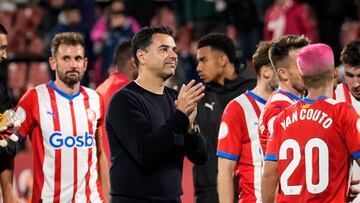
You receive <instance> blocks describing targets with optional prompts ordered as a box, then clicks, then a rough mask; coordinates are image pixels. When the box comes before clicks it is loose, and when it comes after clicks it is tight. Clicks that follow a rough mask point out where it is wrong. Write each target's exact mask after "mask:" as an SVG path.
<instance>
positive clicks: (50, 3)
mask: <svg viewBox="0 0 360 203" xmlns="http://www.w3.org/2000/svg"><path fill="white" fill-rule="evenodd" d="M64 5H65V0H44V1H40V3H39V6H40V7H41V8H42V9H43V11H44V16H43V19H42V21H41V23H40V24H39V27H38V31H39V33H40V34H41V36H42V37H45V35H46V33H48V32H49V31H50V30H51V28H53V26H54V25H55V24H56V23H57V21H58V15H59V14H60V12H61V10H62V9H63V6H64Z"/></svg>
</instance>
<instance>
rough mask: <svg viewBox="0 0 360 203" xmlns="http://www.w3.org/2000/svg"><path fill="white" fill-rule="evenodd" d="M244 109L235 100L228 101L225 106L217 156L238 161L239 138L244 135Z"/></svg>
mask: <svg viewBox="0 0 360 203" xmlns="http://www.w3.org/2000/svg"><path fill="white" fill-rule="evenodd" d="M244 126H246V123H245V116H244V111H243V109H242V107H241V106H240V104H239V103H237V102H236V101H232V102H230V103H229V104H228V105H227V107H226V108H225V110H224V112H223V115H222V118H221V123H220V129H219V136H218V139H219V141H218V147H217V153H216V155H217V156H218V157H222V158H226V159H230V160H234V161H238V160H239V158H240V157H239V155H240V152H241V139H242V136H244Z"/></svg>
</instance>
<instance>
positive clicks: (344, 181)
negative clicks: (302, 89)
mask: <svg viewBox="0 0 360 203" xmlns="http://www.w3.org/2000/svg"><path fill="white" fill-rule="evenodd" d="M359 128H360V120H359V117H358V115H357V113H356V112H355V110H354V108H353V107H352V106H351V105H350V104H349V103H347V102H340V101H336V100H334V99H331V98H327V97H325V96H320V97H319V98H318V99H316V100H311V99H307V98H305V99H303V100H302V101H298V102H297V103H296V104H295V105H291V107H289V108H287V109H285V110H284V111H283V112H281V113H280V114H279V115H278V117H277V118H276V120H275V121H274V129H273V130H271V131H273V134H272V136H271V137H270V139H269V141H268V147H267V151H266V155H265V161H276V162H277V163H278V174H279V180H280V186H279V188H280V193H279V194H278V199H277V202H346V199H347V194H348V188H349V168H350V163H351V160H352V159H351V157H352V158H353V159H358V158H359V157H360V136H359Z"/></svg>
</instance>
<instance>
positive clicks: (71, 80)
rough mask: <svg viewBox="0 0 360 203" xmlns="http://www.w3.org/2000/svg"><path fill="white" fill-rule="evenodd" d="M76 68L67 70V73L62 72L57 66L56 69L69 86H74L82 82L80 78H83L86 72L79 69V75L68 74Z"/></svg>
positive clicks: (60, 77)
mask: <svg viewBox="0 0 360 203" xmlns="http://www.w3.org/2000/svg"><path fill="white" fill-rule="evenodd" d="M74 71H75V70H71V71H66V72H65V73H64V72H61V71H59V69H58V68H57V69H56V73H57V74H58V76H59V79H60V80H61V81H62V82H63V83H65V84H66V85H67V86H69V87H73V86H74V85H76V84H77V83H78V82H80V80H81V79H82V77H83V75H84V73H81V72H79V71H76V72H77V73H78V75H77V76H68V74H69V73H70V72H74Z"/></svg>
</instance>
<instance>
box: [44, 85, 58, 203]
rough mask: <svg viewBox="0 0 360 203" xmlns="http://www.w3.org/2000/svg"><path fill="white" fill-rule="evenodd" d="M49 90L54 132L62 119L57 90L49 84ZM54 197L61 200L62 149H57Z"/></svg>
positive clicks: (55, 199) (56, 200) (54, 200)
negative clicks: (57, 101) (58, 106)
mask: <svg viewBox="0 0 360 203" xmlns="http://www.w3.org/2000/svg"><path fill="white" fill-rule="evenodd" d="M46 87H47V89H48V91H49V95H50V100H51V110H52V113H53V114H54V115H55V116H54V117H53V123H54V132H56V131H57V132H60V121H59V119H58V118H56V117H57V116H59V112H58V109H57V104H56V97H55V92H54V89H52V88H51V87H50V86H49V85H46ZM54 177H55V180H54V183H55V184H54V199H53V202H54V203H55V202H60V193H61V190H60V188H61V149H55V167H54Z"/></svg>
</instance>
